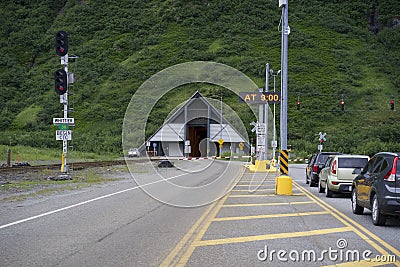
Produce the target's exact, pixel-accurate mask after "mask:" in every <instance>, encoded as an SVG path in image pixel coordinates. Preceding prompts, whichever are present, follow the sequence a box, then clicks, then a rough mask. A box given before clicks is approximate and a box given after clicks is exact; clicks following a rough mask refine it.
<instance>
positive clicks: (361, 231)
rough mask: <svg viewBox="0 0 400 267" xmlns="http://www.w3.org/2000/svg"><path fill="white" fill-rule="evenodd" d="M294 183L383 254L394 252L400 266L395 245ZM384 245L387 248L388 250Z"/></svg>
mask: <svg viewBox="0 0 400 267" xmlns="http://www.w3.org/2000/svg"><path fill="white" fill-rule="evenodd" d="M293 184H294V186H295V187H296V188H297V189H299V190H300V191H302V192H303V193H304V194H306V195H307V196H308V197H309V198H310V199H311V200H312V201H314V202H315V203H316V204H317V205H319V206H320V207H321V208H323V209H324V210H326V211H327V212H329V213H330V214H331V215H332V216H334V217H335V218H336V219H338V220H339V221H340V222H342V223H343V224H344V225H346V226H347V227H349V228H350V229H351V231H353V232H354V233H356V234H357V235H358V236H360V237H361V238H362V239H363V240H364V241H365V242H367V243H368V244H370V245H371V246H372V247H373V248H375V249H376V250H377V251H378V252H379V253H381V255H385V256H388V255H389V254H390V253H388V251H390V252H391V253H393V254H391V255H395V256H396V258H397V260H396V262H394V263H393V264H395V265H396V266H400V263H399V261H398V259H399V258H400V251H399V250H397V249H396V248H394V247H393V246H391V245H390V244H388V243H387V242H385V241H384V240H382V239H381V238H380V237H378V236H377V235H375V234H374V233H372V232H371V231H369V230H368V229H366V228H365V227H364V226H362V225H360V224H359V223H357V222H356V221H354V220H353V219H351V218H349V217H348V216H346V215H345V214H343V213H342V212H340V211H338V210H337V209H335V208H334V207H332V206H331V205H329V204H328V203H326V202H324V201H322V200H321V199H319V198H318V197H316V196H314V195H313V194H311V193H310V192H309V191H307V190H305V189H304V188H302V187H301V186H300V185H299V184H298V183H297V182H293ZM371 238H372V239H374V240H375V241H374V240H372V239H371ZM377 243H379V244H380V245H378V244H377ZM383 247H384V248H386V250H385V249H384V248H383ZM387 250H388V251H387ZM386 264H389V262H381V263H378V262H367V261H360V262H350V263H343V264H337V265H334V266H363V267H364V266H378V265H386Z"/></svg>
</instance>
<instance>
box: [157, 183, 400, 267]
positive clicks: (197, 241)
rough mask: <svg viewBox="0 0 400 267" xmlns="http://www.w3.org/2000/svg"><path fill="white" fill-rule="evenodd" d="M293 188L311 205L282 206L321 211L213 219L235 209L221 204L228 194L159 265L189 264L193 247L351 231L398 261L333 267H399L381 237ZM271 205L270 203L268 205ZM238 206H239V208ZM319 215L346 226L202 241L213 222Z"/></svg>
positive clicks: (352, 263) (395, 251)
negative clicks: (224, 209) (312, 205)
mask: <svg viewBox="0 0 400 267" xmlns="http://www.w3.org/2000/svg"><path fill="white" fill-rule="evenodd" d="M294 186H295V187H296V188H297V189H298V190H300V191H301V192H302V194H304V195H306V196H307V197H308V198H309V199H310V200H312V201H311V202H299V203H297V202H294V203H285V204H302V203H304V204H307V203H315V204H317V205H318V206H320V207H321V208H322V209H323V210H324V211H322V212H305V213H302V214H293V215H291V214H278V215H276V214H275V215H258V216H247V217H230V218H216V216H217V214H218V212H219V211H220V209H221V207H223V206H224V207H225V206H232V207H234V206H237V205H224V203H225V201H226V199H227V198H228V197H233V196H234V195H230V193H229V194H227V195H226V196H225V197H223V198H221V199H220V200H218V201H216V202H214V203H213V204H212V205H211V206H210V207H209V208H208V209H207V210H206V211H205V212H204V214H203V215H202V216H201V217H200V219H199V220H197V222H196V223H195V224H194V225H193V226H192V228H191V229H190V230H189V232H187V233H186V235H185V236H184V237H183V238H182V240H181V241H180V242H179V243H178V244H177V245H176V247H175V248H174V249H173V250H172V251H171V253H170V254H169V255H168V256H167V258H166V259H165V260H164V261H163V262H162V264H161V265H160V266H185V264H186V263H187V262H188V261H189V259H190V257H191V255H192V254H193V252H194V250H195V249H196V247H202V246H209V245H221V244H231V243H243V242H252V241H257V240H272V239H279V238H293V237H301V236H310V235H321V234H327V233H337V232H347V231H350V232H354V233H356V234H357V235H358V236H360V237H361V238H362V239H363V240H364V241H365V242H366V243H368V244H369V245H371V246H372V247H373V248H375V249H376V251H378V252H379V253H381V255H385V256H389V255H395V256H396V258H397V260H396V262H374V261H360V262H347V263H342V264H337V265H335V266H362V267H364V266H379V265H387V264H390V263H392V264H395V265H396V266H399V267H400V264H399V262H398V259H399V258H400V252H399V250H397V249H396V248H394V247H393V246H391V245H390V244H388V243H387V242H385V241H384V240H382V239H381V238H379V237H378V236H377V235H375V234H374V233H372V232H370V231H369V230H367V229H366V228H365V227H363V226H362V225H360V224H359V223H357V222H355V221H354V220H352V219H351V218H349V217H348V216H346V215H345V214H343V213H341V212H340V211H338V210H337V209H335V208H334V207H332V206H331V205H329V204H328V203H325V202H324V201H322V200H320V199H319V198H318V197H316V196H314V195H313V194H311V193H310V192H309V191H307V190H305V189H304V188H302V187H301V186H300V185H299V184H297V183H296V182H294ZM249 205H257V206H258V205H267V204H249ZM269 205H270V204H269ZM240 206H241V205H240ZM318 214H331V215H332V216H333V217H335V218H336V219H337V220H339V221H340V222H342V223H343V224H344V225H345V227H340V228H332V229H323V230H312V231H305V232H294V233H280V234H268V235H260V236H246V237H234V238H226V239H218V240H201V239H202V238H203V236H204V234H205V233H206V231H207V229H208V228H209V226H210V224H211V223H212V222H214V221H227V220H236V219H254V218H269V217H277V216H279V217H288V216H300V215H301V216H307V215H318Z"/></svg>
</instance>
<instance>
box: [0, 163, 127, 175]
mask: <svg viewBox="0 0 400 267" xmlns="http://www.w3.org/2000/svg"><path fill="white" fill-rule="evenodd" d="M125 164H126V163H125V160H113V161H94V162H75V163H69V164H68V166H69V167H70V168H71V167H72V169H73V170H81V169H86V168H94V167H106V166H114V165H125ZM60 168H61V164H48V165H35V166H13V167H2V168H0V173H26V172H37V171H41V170H56V169H60Z"/></svg>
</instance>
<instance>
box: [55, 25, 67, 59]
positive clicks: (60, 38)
mask: <svg viewBox="0 0 400 267" xmlns="http://www.w3.org/2000/svg"><path fill="white" fill-rule="evenodd" d="M56 53H57V55H59V56H61V57H63V56H65V55H66V54H68V35H67V33H66V32H65V31H59V32H57V34H56Z"/></svg>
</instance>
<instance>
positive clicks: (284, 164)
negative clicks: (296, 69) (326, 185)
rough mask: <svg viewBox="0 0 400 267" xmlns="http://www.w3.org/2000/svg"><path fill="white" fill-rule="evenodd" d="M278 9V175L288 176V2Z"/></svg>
mask: <svg viewBox="0 0 400 267" xmlns="http://www.w3.org/2000/svg"><path fill="white" fill-rule="evenodd" d="M279 7H282V51H281V64H282V66H281V70H282V75H281V79H282V83H281V86H282V90H281V94H282V95H281V118H280V127H281V129H280V138H281V151H280V156H279V163H280V165H279V173H280V175H286V176H287V175H289V153H288V150H287V132H288V125H287V114H288V99H287V98H288V47H289V46H288V37H289V34H290V27H289V19H288V17H289V15H288V10H289V7H288V0H279Z"/></svg>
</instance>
